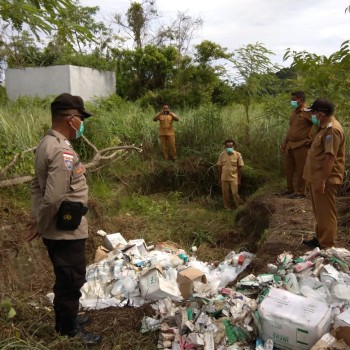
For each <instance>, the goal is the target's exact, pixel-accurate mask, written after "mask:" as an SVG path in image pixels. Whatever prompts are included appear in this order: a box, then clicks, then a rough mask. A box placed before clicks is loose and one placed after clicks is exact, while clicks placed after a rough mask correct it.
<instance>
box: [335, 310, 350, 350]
mask: <svg viewBox="0 0 350 350" xmlns="http://www.w3.org/2000/svg"><path fill="white" fill-rule="evenodd" d="M334 328H335V336H336V338H337V339H343V340H344V342H345V343H346V344H347V345H350V310H349V309H348V310H346V311H344V312H342V313H341V314H339V315H337V316H336V317H335V319H334Z"/></svg>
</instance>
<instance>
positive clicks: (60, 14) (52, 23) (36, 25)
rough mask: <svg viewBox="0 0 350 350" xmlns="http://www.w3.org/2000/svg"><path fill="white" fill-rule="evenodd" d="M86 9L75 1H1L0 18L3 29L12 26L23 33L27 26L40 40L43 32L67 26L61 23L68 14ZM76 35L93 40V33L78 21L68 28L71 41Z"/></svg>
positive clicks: (47, 32)
mask: <svg viewBox="0 0 350 350" xmlns="http://www.w3.org/2000/svg"><path fill="white" fill-rule="evenodd" d="M86 9H87V8H84V7H81V6H79V5H78V2H77V1H75V0H1V2H0V18H1V21H2V22H3V27H4V26H5V27H8V26H10V27H12V28H14V29H15V30H17V31H21V30H22V29H26V28H24V26H27V27H28V29H29V31H31V32H32V33H33V34H34V35H35V36H36V37H37V38H39V34H40V32H41V31H42V32H44V33H46V34H50V33H51V32H52V31H53V30H55V29H57V28H59V27H61V26H62V25H65V26H67V22H65V23H61V20H62V18H66V17H67V14H72V13H79V12H80V11H82V12H84V11H85V10H86ZM95 9H97V8H95ZM74 35H79V36H80V37H81V38H84V39H88V40H92V39H93V33H92V32H91V31H90V30H89V29H88V28H85V27H84V26H83V25H81V23H78V22H76V21H72V22H70V23H69V26H68V28H67V36H68V38H69V39H70V40H73V39H74Z"/></svg>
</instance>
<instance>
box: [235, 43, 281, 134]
mask: <svg viewBox="0 0 350 350" xmlns="http://www.w3.org/2000/svg"><path fill="white" fill-rule="evenodd" d="M273 54H274V53H273V52H272V51H270V50H268V49H267V48H265V46H264V45H263V44H261V43H259V42H257V43H255V44H248V45H246V46H243V47H241V48H239V49H237V50H235V52H234V55H233V57H232V58H230V59H229V60H230V61H231V62H232V63H233V78H232V81H233V83H234V84H235V85H236V88H235V90H236V93H237V94H236V96H237V99H238V101H239V102H240V103H242V104H243V106H244V111H245V116H246V139H247V141H248V140H249V132H250V119H251V118H250V106H251V104H252V102H253V101H254V99H256V98H257V97H259V96H261V95H263V94H264V93H271V91H272V90H273V86H274V83H275V81H276V79H277V78H276V76H275V74H271V73H275V72H276V71H277V70H278V66H277V65H275V64H273V63H272V62H271V60H270V58H269V56H270V55H273Z"/></svg>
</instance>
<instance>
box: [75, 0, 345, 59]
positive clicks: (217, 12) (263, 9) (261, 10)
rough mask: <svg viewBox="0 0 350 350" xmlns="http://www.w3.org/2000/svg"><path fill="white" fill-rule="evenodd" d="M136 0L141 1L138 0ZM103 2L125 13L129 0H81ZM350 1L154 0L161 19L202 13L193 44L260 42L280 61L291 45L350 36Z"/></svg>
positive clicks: (335, 42) (325, 45) (324, 43)
mask: <svg viewBox="0 0 350 350" xmlns="http://www.w3.org/2000/svg"><path fill="white" fill-rule="evenodd" d="M134 1H135V2H141V0H140V1H137V0H134ZM80 3H81V4H82V5H84V6H99V7H100V12H101V15H102V16H103V18H105V19H106V20H108V19H109V18H111V16H112V14H113V13H116V12H118V13H122V14H125V12H126V11H127V9H128V8H129V6H130V1H129V0H99V1H98V0H81V1H80ZM349 6H350V0H156V7H157V9H158V11H159V13H160V14H161V15H162V16H163V18H173V19H174V18H175V17H176V15H177V13H178V12H179V11H180V12H184V11H186V13H187V14H188V15H189V16H191V17H201V18H202V19H203V27H202V29H200V30H199V31H198V32H197V35H196V39H195V42H194V43H199V42H201V41H202V40H210V41H213V42H215V43H217V44H219V45H221V46H223V47H227V48H228V50H229V51H233V50H235V49H237V48H239V47H241V46H243V45H247V44H251V43H256V42H261V43H263V44H264V45H265V47H267V48H268V49H269V50H271V51H273V52H274V53H275V54H276V56H274V58H272V60H273V61H274V62H277V63H280V64H281V63H282V57H283V55H284V53H285V51H286V49H287V48H291V49H293V50H296V51H303V50H306V51H308V52H310V53H316V54H319V55H327V56H328V55H329V54H331V53H333V52H335V51H337V50H338V49H339V48H340V45H341V43H342V42H344V41H345V40H349V39H350V13H348V12H347V13H345V9H346V8H347V7H349Z"/></svg>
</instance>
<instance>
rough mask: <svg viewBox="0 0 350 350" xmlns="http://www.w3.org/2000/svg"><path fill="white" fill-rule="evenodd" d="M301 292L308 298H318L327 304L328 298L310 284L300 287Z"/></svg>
mask: <svg viewBox="0 0 350 350" xmlns="http://www.w3.org/2000/svg"><path fill="white" fill-rule="evenodd" d="M300 293H301V294H302V295H304V296H305V297H307V298H313V299H317V300H318V301H321V302H322V303H326V304H327V301H326V298H325V297H324V296H323V295H321V294H320V293H318V292H317V291H316V290H315V289H312V288H311V287H310V286H308V285H303V286H302V287H300Z"/></svg>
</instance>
